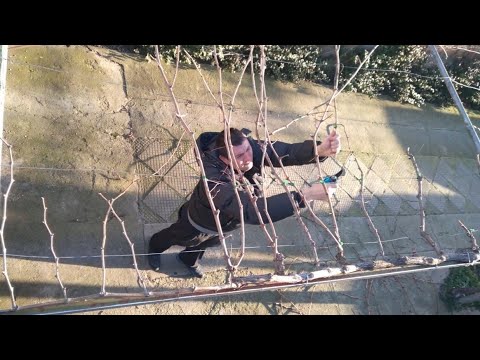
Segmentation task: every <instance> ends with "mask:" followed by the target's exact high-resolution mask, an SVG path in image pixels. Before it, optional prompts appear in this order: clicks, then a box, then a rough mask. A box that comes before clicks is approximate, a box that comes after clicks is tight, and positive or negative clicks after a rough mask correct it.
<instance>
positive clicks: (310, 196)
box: [302, 183, 337, 201]
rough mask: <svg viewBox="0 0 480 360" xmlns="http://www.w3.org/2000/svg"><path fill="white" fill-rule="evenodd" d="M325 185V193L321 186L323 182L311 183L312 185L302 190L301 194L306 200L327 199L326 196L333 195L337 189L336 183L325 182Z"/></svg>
mask: <svg viewBox="0 0 480 360" xmlns="http://www.w3.org/2000/svg"><path fill="white" fill-rule="evenodd" d="M325 187H326V188H327V193H325V188H324V187H323V184H313V185H312V187H309V188H307V189H304V190H303V191H302V192H303V196H304V197H305V199H306V200H307V201H309V200H322V201H327V200H328V196H331V195H333V194H334V193H335V191H336V190H337V184H335V183H329V184H325Z"/></svg>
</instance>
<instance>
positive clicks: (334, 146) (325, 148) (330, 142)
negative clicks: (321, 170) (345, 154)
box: [317, 130, 341, 156]
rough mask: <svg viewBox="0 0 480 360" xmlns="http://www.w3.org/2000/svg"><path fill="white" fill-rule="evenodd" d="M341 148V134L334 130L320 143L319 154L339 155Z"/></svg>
mask: <svg viewBox="0 0 480 360" xmlns="http://www.w3.org/2000/svg"><path fill="white" fill-rule="evenodd" d="M340 149H341V144H340V135H339V134H337V132H336V131H335V130H332V132H331V133H330V135H328V136H327V137H326V138H325V139H324V140H323V141H322V143H321V144H320V145H318V146H317V150H318V155H319V156H333V155H337V154H338V153H339V151H340Z"/></svg>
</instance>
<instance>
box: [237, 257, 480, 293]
mask: <svg viewBox="0 0 480 360" xmlns="http://www.w3.org/2000/svg"><path fill="white" fill-rule="evenodd" d="M445 262H455V263H468V264H475V263H478V262H480V254H479V253H475V252H473V251H472V250H471V249H457V250H455V251H445V252H444V254H443V255H442V256H441V257H429V256H399V257H384V258H383V259H381V260H369V261H363V262H359V263H356V264H351V265H345V266H342V267H326V268H323V269H321V270H317V271H312V272H309V273H306V272H303V273H300V274H293V275H283V276H282V275H251V276H245V277H238V278H234V283H236V284H237V286H245V285H246V284H279V283H281V284H298V283H310V282H312V281H315V280H319V279H326V278H332V277H338V276H341V275H347V274H352V273H357V272H363V271H372V270H383V269H389V268H394V267H404V266H427V267H437V266H439V265H440V264H443V263H445Z"/></svg>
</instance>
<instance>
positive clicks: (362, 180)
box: [355, 157, 385, 256]
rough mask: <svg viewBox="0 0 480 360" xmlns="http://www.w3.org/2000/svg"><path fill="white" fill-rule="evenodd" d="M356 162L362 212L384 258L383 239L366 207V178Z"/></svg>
mask: <svg viewBox="0 0 480 360" xmlns="http://www.w3.org/2000/svg"><path fill="white" fill-rule="evenodd" d="M355 162H356V163H357V166H358V170H360V176H361V178H360V200H361V205H362V210H363V214H364V215H365V217H366V218H367V222H368V227H369V228H370V231H371V232H372V234H373V235H375V237H376V238H377V241H378V246H379V247H380V254H382V256H385V251H384V250H383V245H382V242H383V240H382V238H381V236H380V234H379V232H378V230H377V228H376V227H375V224H374V223H373V221H372V218H371V217H370V215H369V214H368V211H367V208H366V206H365V197H364V196H363V190H364V186H363V184H364V176H363V170H362V168H361V167H360V164H359V163H358V160H357V158H356V157H355Z"/></svg>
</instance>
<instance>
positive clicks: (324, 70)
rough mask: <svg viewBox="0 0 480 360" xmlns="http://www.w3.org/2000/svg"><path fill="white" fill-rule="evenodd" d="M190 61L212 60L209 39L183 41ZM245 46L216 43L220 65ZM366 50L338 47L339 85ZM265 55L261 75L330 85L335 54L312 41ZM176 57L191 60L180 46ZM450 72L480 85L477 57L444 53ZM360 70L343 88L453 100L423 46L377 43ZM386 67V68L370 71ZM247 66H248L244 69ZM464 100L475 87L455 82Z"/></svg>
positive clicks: (171, 51) (170, 57) (409, 99)
mask: <svg viewBox="0 0 480 360" xmlns="http://www.w3.org/2000/svg"><path fill="white" fill-rule="evenodd" d="M112 47H114V48H116V49H117V50H119V49H120V50H123V51H132V52H136V53H140V54H143V55H146V54H147V53H151V54H152V55H154V47H153V45H121V46H119V45H114V46H112ZM182 47H183V48H184V49H186V50H187V51H188V52H189V53H190V55H191V56H192V57H193V58H194V59H195V61H197V62H199V63H203V64H211V65H214V59H213V56H212V53H213V46H211V45H182ZM159 51H160V53H161V55H162V57H163V58H164V60H166V61H167V62H170V63H174V62H175V46H174V45H159ZM249 51H250V48H249V46H246V45H219V46H217V53H218V57H219V61H220V64H221V66H222V68H223V69H226V70H229V71H234V72H235V71H238V70H240V69H241V68H243V66H244V65H245V62H246V60H247V58H248V54H249ZM367 53H368V51H366V50H365V49H364V48H362V47H356V48H353V50H352V49H347V50H345V49H343V50H341V52H340V61H341V63H342V70H341V74H340V81H339V86H342V84H344V83H345V82H346V80H347V79H348V78H350V76H351V75H352V74H353V72H354V71H355V69H356V68H357V67H358V64H359V63H360V61H361V59H363V58H365V56H366V54H367ZM265 54H266V57H267V59H268V62H267V69H266V75H267V76H270V77H272V78H274V79H277V80H282V81H293V82H296V81H299V80H308V81H312V82H315V83H319V84H324V85H329V86H332V85H333V80H334V74H335V58H334V57H333V56H332V54H331V53H330V54H325V52H324V50H323V49H322V47H320V46H317V45H266V46H265ZM259 57H260V54H259V50H258V47H257V48H256V49H255V52H254V65H255V69H258V67H259V61H258V60H259ZM180 60H181V63H183V64H190V63H191V61H190V59H188V58H187V56H186V55H185V54H184V53H183V52H182V53H181V56H180ZM446 67H447V71H448V72H449V74H450V76H451V77H452V78H453V79H454V80H456V81H458V82H460V83H462V84H465V85H468V86H473V87H477V88H478V87H480V60H474V59H472V58H471V57H466V58H461V57H460V58H454V59H449V62H448V64H446ZM364 68H365V69H364V70H360V72H359V73H358V74H357V76H356V77H355V79H354V80H353V81H352V82H351V84H350V85H349V86H348V87H347V88H346V90H347V91H354V92H358V93H362V94H366V95H369V96H378V95H385V96H389V97H391V98H392V99H393V100H396V101H400V102H402V103H409V104H413V105H417V106H421V105H423V104H425V103H432V104H435V105H438V106H449V105H452V104H453V101H452V99H451V96H450V94H449V92H448V90H447V87H446V86H445V84H444V82H443V80H442V79H441V78H440V74H439V71H438V69H437V67H436V66H435V65H434V63H433V62H432V61H431V59H430V55H429V54H428V53H427V52H426V46H418V45H382V46H379V47H378V48H377V49H376V50H375V52H374V53H373V55H372V56H371V58H370V59H369V60H368V61H367V62H366V64H365V65H364ZM375 70H388V71H375ZM248 71H249V70H248ZM456 88H457V91H458V94H459V96H460V98H461V99H462V102H463V103H464V105H465V106H466V107H468V108H471V109H476V110H480V92H479V91H478V90H475V89H471V88H467V87H462V86H456Z"/></svg>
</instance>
